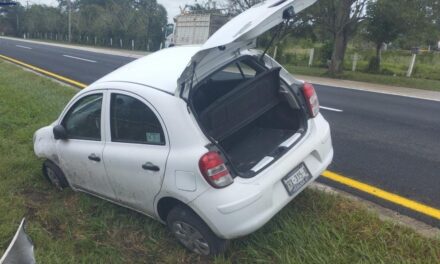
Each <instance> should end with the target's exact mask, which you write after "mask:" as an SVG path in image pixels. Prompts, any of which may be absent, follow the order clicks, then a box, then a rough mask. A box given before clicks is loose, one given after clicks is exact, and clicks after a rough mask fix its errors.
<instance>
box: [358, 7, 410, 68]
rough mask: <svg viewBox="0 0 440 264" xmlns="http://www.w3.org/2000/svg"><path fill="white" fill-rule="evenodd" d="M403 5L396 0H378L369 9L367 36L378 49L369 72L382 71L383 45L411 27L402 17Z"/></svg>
mask: <svg viewBox="0 0 440 264" xmlns="http://www.w3.org/2000/svg"><path fill="white" fill-rule="evenodd" d="M401 4H402V3H401V2H398V1H395V0H377V1H376V2H371V3H370V4H369V5H368V7H367V24H366V34H365V36H366V38H367V39H368V40H370V41H371V42H373V43H374V44H375V47H376V57H375V58H373V59H372V60H371V61H370V65H369V70H370V71H372V72H378V71H380V62H381V51H382V45H383V44H384V43H389V42H392V41H394V40H395V39H396V38H397V37H398V36H399V35H401V34H403V33H405V32H406V31H407V29H408V27H409V25H408V23H407V21H406V20H405V19H404V17H403V16H402V7H401Z"/></svg>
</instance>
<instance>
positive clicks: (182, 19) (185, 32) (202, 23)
mask: <svg viewBox="0 0 440 264" xmlns="http://www.w3.org/2000/svg"><path fill="white" fill-rule="evenodd" d="M228 20H229V17H228V16H225V15H223V14H216V13H214V14H182V15H179V16H177V17H175V18H174V21H175V23H176V26H175V28H174V36H173V40H174V43H173V44H174V45H176V46H181V45H194V44H203V43H205V41H206V40H208V38H209V37H210V36H211V35H212V34H214V32H216V31H217V30H218V29H219V28H220V27H222V26H223V25H224V24H225V23H226V22H227V21H228Z"/></svg>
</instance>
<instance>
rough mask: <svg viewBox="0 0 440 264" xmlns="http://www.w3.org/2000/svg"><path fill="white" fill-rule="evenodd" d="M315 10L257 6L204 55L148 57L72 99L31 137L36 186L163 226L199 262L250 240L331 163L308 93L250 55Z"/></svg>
mask: <svg viewBox="0 0 440 264" xmlns="http://www.w3.org/2000/svg"><path fill="white" fill-rule="evenodd" d="M313 2H315V0H282V1H279V0H277V1H266V2H265V3H263V4H261V5H259V6H256V7H253V8H251V9H249V10H248V11H246V12H244V13H242V14H241V15H239V16H237V17H236V18H234V19H233V20H231V21H230V22H228V23H227V24H226V25H225V26H223V27H222V28H221V29H220V30H219V31H217V33H215V34H214V35H213V36H212V37H211V38H210V39H209V40H208V41H207V42H206V43H205V44H204V45H202V46H191V47H173V48H169V49H165V50H162V51H159V52H156V53H153V54H151V55H149V56H146V57H144V58H141V59H139V60H136V61H134V62H132V63H130V64H128V65H126V66H124V67H122V68H120V69H118V70H116V71H115V72H113V73H110V74H109V75H107V76H105V77H103V78H102V79H100V80H98V81H96V82H95V83H93V84H92V85H90V86H89V87H88V88H86V89H84V90H82V91H80V92H79V93H78V94H77V95H76V96H75V97H74V98H73V99H72V100H71V101H70V103H69V104H68V105H67V106H66V108H65V109H64V111H63V112H62V113H61V115H60V116H59V118H58V120H56V121H55V122H54V123H53V124H51V125H50V126H47V127H44V128H42V129H40V130H38V131H37V132H36V133H35V136H34V149H35V153H36V155H37V156H38V157H40V158H44V159H45V160H46V161H45V162H44V166H43V170H44V174H45V175H46V177H47V178H48V179H49V180H50V181H51V182H52V183H53V184H54V185H55V186H57V187H58V188H64V187H68V186H70V187H71V188H72V189H73V190H75V191H82V192H86V193H89V194H92V195H95V196H97V197H100V198H103V199H106V200H108V201H111V202H113V203H116V204H119V205H121V206H124V207H127V208H131V209H133V210H135V211H138V212H141V213H143V214H145V215H148V216H150V217H153V218H155V219H157V220H159V221H161V222H162V223H166V224H167V225H168V227H169V229H170V231H171V232H172V233H173V234H174V235H175V236H176V238H177V239H178V240H179V241H180V242H181V243H182V244H183V245H184V246H185V247H187V248H188V249H189V250H191V251H193V252H196V253H199V254H203V255H209V254H218V253H221V252H223V251H224V250H225V249H226V245H227V241H228V240H229V239H233V238H238V237H242V236H245V235H248V234H250V233H252V232H254V231H255V230H257V229H259V228H260V227H262V226H263V225H264V224H265V223H267V222H268V221H269V220H270V219H271V218H272V217H273V216H274V215H275V214H276V213H277V212H279V211H280V210H281V209H282V208H283V207H284V206H286V205H287V204H288V203H289V202H290V201H292V199H293V198H294V197H295V196H297V195H298V193H300V192H301V191H302V190H304V189H305V188H306V187H307V186H308V185H309V184H310V183H311V182H313V181H314V180H315V179H316V178H317V177H318V176H319V175H320V174H321V173H322V172H323V171H324V170H325V169H326V168H327V166H328V165H329V164H330V163H331V161H332V158H333V147H332V141H331V137H330V127H329V124H328V123H327V121H326V120H325V119H324V118H323V117H322V115H321V114H320V113H319V103H318V98H317V95H316V93H315V91H314V88H313V86H312V85H311V84H308V83H304V82H301V81H298V80H296V79H294V78H293V77H292V76H291V75H290V74H289V73H288V72H287V71H286V70H284V69H283V68H282V67H281V66H280V65H279V64H278V63H277V62H276V61H274V60H273V59H271V58H270V57H269V56H267V55H264V54H262V52H260V51H257V50H253V49H252V48H253V47H254V43H255V41H254V40H255V39H256V37H258V36H259V35H261V34H262V33H264V32H266V31H267V30H269V29H270V28H272V27H274V26H276V25H278V24H281V23H283V22H284V21H285V19H288V18H290V17H292V16H293V15H294V13H295V12H296V13H297V12H300V11H301V10H303V9H304V8H306V7H308V6H309V5H311V4H312V3H313Z"/></svg>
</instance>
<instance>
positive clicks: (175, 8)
mask: <svg viewBox="0 0 440 264" xmlns="http://www.w3.org/2000/svg"><path fill="white" fill-rule="evenodd" d="M18 1H19V2H20V3H21V4H22V5H26V0H18ZM157 2H158V3H159V4H162V5H163V6H164V7H165V8H166V9H167V12H168V21H169V22H172V21H173V17H175V16H176V15H178V14H179V13H180V10H179V6H182V7H183V6H185V4H187V3H188V4H191V3H193V2H194V1H193V0H157ZM29 4H46V5H53V6H56V5H57V4H58V2H57V1H56V0H29Z"/></svg>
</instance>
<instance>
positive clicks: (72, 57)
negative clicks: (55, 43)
mask: <svg viewBox="0 0 440 264" xmlns="http://www.w3.org/2000/svg"><path fill="white" fill-rule="evenodd" d="M63 57H67V58H71V59H75V60H82V61H88V62H91V63H96V61H94V60H88V59H83V58H79V57H74V56H70V55H63Z"/></svg>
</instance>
